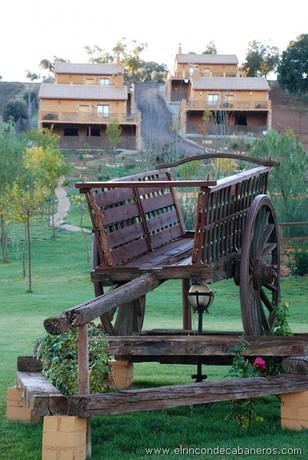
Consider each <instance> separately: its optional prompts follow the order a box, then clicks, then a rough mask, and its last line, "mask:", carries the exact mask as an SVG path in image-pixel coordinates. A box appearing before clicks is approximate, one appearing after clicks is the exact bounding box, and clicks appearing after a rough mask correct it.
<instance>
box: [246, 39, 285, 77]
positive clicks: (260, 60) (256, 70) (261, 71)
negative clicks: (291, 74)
mask: <svg viewBox="0 0 308 460" xmlns="http://www.w3.org/2000/svg"><path fill="white" fill-rule="evenodd" d="M278 63H279V50H278V48H277V47H276V46H270V45H265V44H263V43H261V42H259V41H257V40H253V41H252V42H250V43H248V50H247V56H246V62H244V64H243V65H242V66H241V71H242V73H243V75H245V77H257V76H261V77H267V75H268V74H269V73H270V72H273V71H275V70H276V68H277V65H278Z"/></svg>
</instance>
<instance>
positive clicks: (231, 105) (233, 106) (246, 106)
mask: <svg viewBox="0 0 308 460" xmlns="http://www.w3.org/2000/svg"><path fill="white" fill-rule="evenodd" d="M270 108H271V101H233V102H222V101H219V100H218V101H217V102H211V103H209V102H207V101H189V102H187V109H195V110H254V111H255V110H270Z"/></svg>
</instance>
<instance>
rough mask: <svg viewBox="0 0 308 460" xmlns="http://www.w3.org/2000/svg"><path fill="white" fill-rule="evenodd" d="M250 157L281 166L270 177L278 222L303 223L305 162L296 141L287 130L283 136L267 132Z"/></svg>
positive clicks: (255, 143) (305, 195) (270, 187)
mask: <svg viewBox="0 0 308 460" xmlns="http://www.w3.org/2000/svg"><path fill="white" fill-rule="evenodd" d="M250 154H251V156H254V157H257V158H258V157H259V158H260V157H261V158H269V157H270V158H272V159H273V160H278V161H279V162H280V166H279V167H277V168H273V170H272V171H271V173H270V176H269V192H270V194H271V198H272V200H273V203H274V205H275V208H276V212H277V215H278V220H280V222H283V221H286V222H294V221H304V220H306V213H305V205H306V200H307V198H306V197H307V178H306V172H307V169H308V159H307V154H306V153H305V150H304V148H303V146H302V145H301V144H300V143H299V141H298V139H297V137H296V136H295V135H294V134H293V133H292V132H291V131H290V130H287V131H285V132H284V133H278V132H277V131H274V130H272V131H269V133H268V134H267V135H266V136H265V137H263V138H260V139H258V140H256V141H255V142H254V143H253V144H252V146H251V148H250Z"/></svg>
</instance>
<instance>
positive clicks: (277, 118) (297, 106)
mask: <svg viewBox="0 0 308 460" xmlns="http://www.w3.org/2000/svg"><path fill="white" fill-rule="evenodd" d="M29 84H30V85H34V86H37V85H38V83H30V82H29V83H21V82H4V81H3V82H2V81H0V115H1V113H2V111H3V107H4V106H5V105H6V104H7V102H8V101H9V100H11V99H14V98H16V97H22V95H23V93H25V92H27V91H29ZM270 87H271V92H270V99H271V101H272V127H273V129H275V130H277V131H284V130H285V129H287V128H290V129H291V130H292V131H293V132H294V133H295V134H296V135H297V136H298V138H299V139H300V141H301V143H302V144H303V146H304V148H305V150H306V151H308V106H307V103H305V102H303V101H300V100H299V99H298V98H296V97H290V96H287V95H285V94H284V93H283V92H282V90H281V88H280V86H279V85H278V83H277V82H276V81H272V82H270Z"/></svg>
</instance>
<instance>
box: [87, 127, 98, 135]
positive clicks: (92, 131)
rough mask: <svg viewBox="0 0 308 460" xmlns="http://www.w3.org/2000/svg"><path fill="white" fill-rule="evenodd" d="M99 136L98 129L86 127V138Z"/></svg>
mask: <svg viewBox="0 0 308 460" xmlns="http://www.w3.org/2000/svg"><path fill="white" fill-rule="evenodd" d="M100 135H101V132H100V129H99V128H93V127H92V126H89V127H88V129H87V136H91V137H99V136H100Z"/></svg>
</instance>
